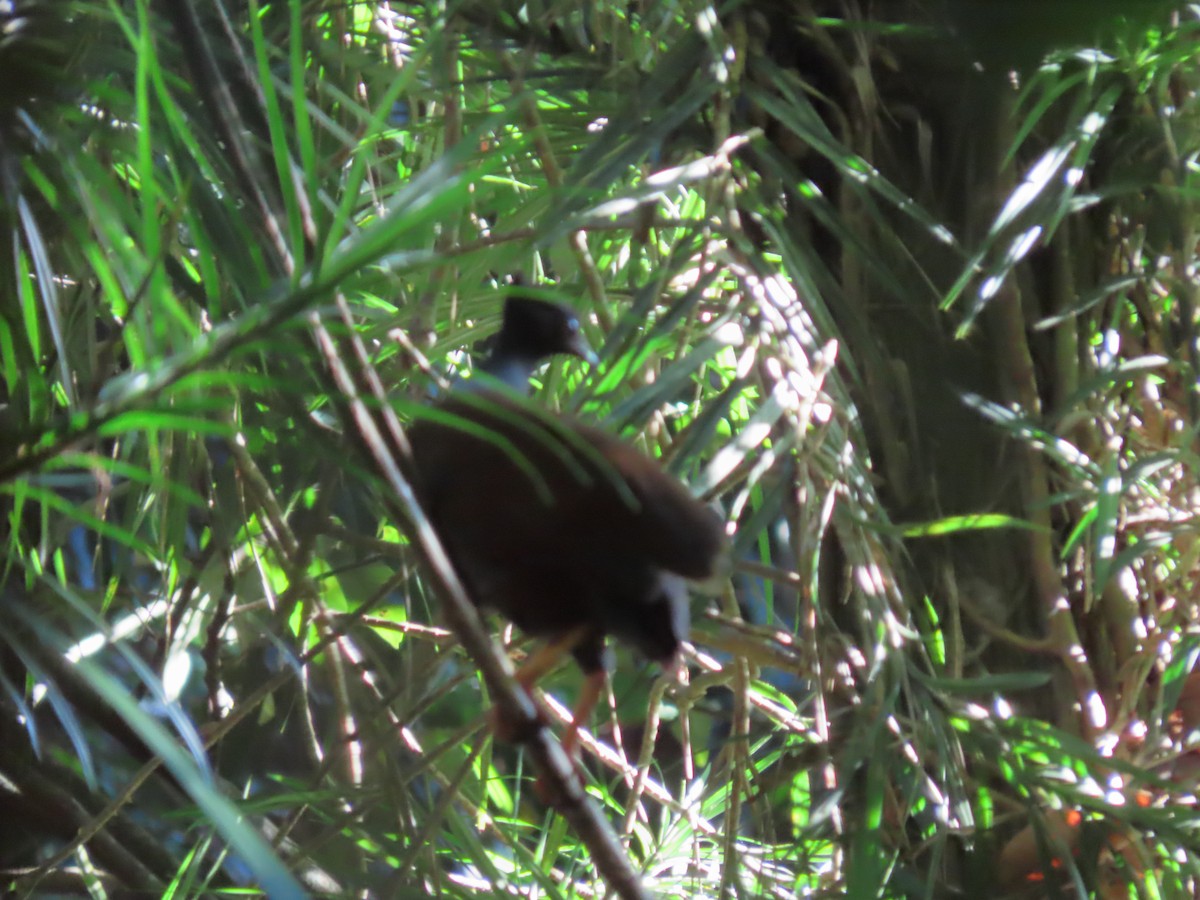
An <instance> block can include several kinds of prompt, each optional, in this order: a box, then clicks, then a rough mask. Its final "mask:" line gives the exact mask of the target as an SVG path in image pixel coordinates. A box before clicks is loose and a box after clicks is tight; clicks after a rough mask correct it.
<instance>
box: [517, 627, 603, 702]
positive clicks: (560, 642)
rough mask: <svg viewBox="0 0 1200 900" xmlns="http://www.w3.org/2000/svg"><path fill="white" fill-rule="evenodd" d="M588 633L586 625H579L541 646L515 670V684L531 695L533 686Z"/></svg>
mask: <svg viewBox="0 0 1200 900" xmlns="http://www.w3.org/2000/svg"><path fill="white" fill-rule="evenodd" d="M589 631H590V629H589V628H588V626H587V625H580V626H579V627H578V628H573V629H571V630H570V631H568V632H566V633H565V634H563V635H560V636H559V637H557V638H555V639H554V640H552V641H551V642H550V643H548V644H543V645H542V646H541V647H539V648H538V649H537V650H535V651H534V652H533V653H532V654H530V656H529V659H527V660H525V662H524V663H522V665H521V668H519V669H517V674H516V676H515V677H516V679H517V683H518V684H520V685H521V687H523V688H525V690H526V691H528V692H529V693H530V694H532V693H533V686H534V685H535V684H537V682H538V681H540V680H541V678H542V676H544V675H545V674H546V673H547V672H549V671H550V670H551V669H553V668H554V667H555V666H557V665H558V662H559V660H561V659H562V658H563V657H564V656H566V655H567V654H568V653H570V652H571V651H572V650H574V649H575V647H576V646H577V645H578V644H579V643H580V641H582V640H583V639H584V638H586V637H587V636H588V633H589Z"/></svg>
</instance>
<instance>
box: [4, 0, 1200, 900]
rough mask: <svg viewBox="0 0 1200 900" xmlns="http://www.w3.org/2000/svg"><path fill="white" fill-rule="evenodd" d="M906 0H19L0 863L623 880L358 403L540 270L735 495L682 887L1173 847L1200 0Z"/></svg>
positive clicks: (613, 805)
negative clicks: (558, 786) (817, 0)
mask: <svg viewBox="0 0 1200 900" xmlns="http://www.w3.org/2000/svg"><path fill="white" fill-rule="evenodd" d="M985 5H986V6H987V17H988V18H987V19H986V21H987V22H994V21H996V19H995V17H1000V19H1002V20H1003V26H1004V27H1003V29H999V26H997V28H998V32H997V33H1003V34H1004V35H1006V36H1011V35H1013V34H1019V33H1021V28H1020V27H1019V26H1020V25H1021V24H1022V23H1024V24H1025V25H1028V24H1029V23H1028V21H1026V20H1025V19H1024V18H1023V17H1024V16H1025V15H1032V14H1031V13H1029V12H1028V11H1027V10H1025V11H1023V10H1024V5H1023V4H1018V5H1017V6H1015V7H1013V6H1010V8H1009V9H1008V10H1007V11H1006V10H1005V9H1004V8H1003V6H1004V5H1003V4H998V3H995V2H989V3H987V4H985ZM893 6H894V8H893V9H891V10H890V11H889V17H888V18H886V19H884V18H882V17H880V16H877V15H875V14H868V13H865V12H863V11H862V10H859V8H858V7H859V5H858V4H837V3H829V4H819V5H814V6H811V7H810V5H808V4H804V3H796V4H767V3H753V2H744V3H742V4H735V5H733V6H731V7H729V8H726V7H724V6H721V7H715V6H711V5H708V4H704V3H684V4H674V5H669V4H625V5H620V4H610V5H596V4H583V5H580V4H574V3H566V2H557V3H542V4H526V5H523V6H519V7H518V6H516V5H512V4H508V5H504V4H482V3H474V2H470V0H466V2H463V3H461V4H457V5H452V6H450V7H446V6H444V5H435V4H430V5H422V4H412V5H407V4H397V3H375V4H363V3H338V2H334V0H327V2H322V3H299V2H294V0H293V2H291V3H276V4H267V3H259V2H255V0H251V2H249V3H247V4H246V5H245V6H244V7H242V6H240V5H238V4H232V3H225V4H198V3H194V2H185V0H175V2H172V3H162V4H151V3H150V2H149V0H127V2H108V3H99V2H92V0H73V2H69V3H64V2H62V0H59V2H56V3H50V2H47V0H23V2H16V3H12V2H10V3H5V2H0V26H2V27H0V67H2V68H3V70H4V71H5V72H10V73H20V74H21V77H20V78H16V77H13V78H7V79H5V80H4V83H3V85H2V86H0V189H2V193H0V227H3V228H4V230H5V232H6V235H5V236H6V239H7V240H6V245H7V246H9V247H11V248H12V252H11V253H8V254H5V256H4V257H3V260H2V261H0V511H2V512H3V516H4V519H3V521H4V525H3V528H2V529H0V537H2V538H3V542H4V561H3V569H2V572H3V574H2V575H0V606H2V607H3V614H4V628H3V630H2V631H0V729H2V730H0V867H4V868H5V873H6V874H5V875H4V883H5V885H6V887H10V888H11V889H12V890H13V891H14V892H15V894H16V895H17V896H30V895H36V894H38V893H44V892H49V891H67V890H72V889H85V890H88V891H89V892H91V893H93V894H96V895H98V896H103V895H106V894H110V893H120V892H121V891H122V890H140V891H145V892H151V893H153V892H159V893H166V892H168V891H170V892H171V893H172V894H174V895H180V896H199V895H202V894H209V893H213V892H217V891H233V890H237V889H239V888H249V889H256V890H261V891H263V892H265V893H267V894H269V895H270V896H280V897H287V896H300V895H302V894H303V893H305V892H312V893H327V894H335V895H342V894H347V895H349V894H351V893H355V892H357V893H364V892H365V893H368V894H371V895H378V896H400V897H403V896H409V895H412V896H417V895H422V896H424V895H426V894H428V893H437V894H439V895H441V894H444V895H448V896H477V895H481V894H482V895H491V894H493V893H513V894H517V893H520V894H523V895H528V894H530V893H531V892H533V891H537V892H540V893H543V894H546V895H549V896H564V897H565V896H576V895H588V894H592V893H595V892H596V891H601V892H602V891H603V890H604V888H603V886H602V885H600V884H598V883H597V881H598V879H599V875H598V874H597V868H596V865H597V864H599V863H598V861H597V860H596V858H595V849H596V845H595V843H594V841H593V840H592V839H590V838H588V837H587V836H586V835H582V834H580V832H579V830H578V829H577V828H575V827H574V825H572V827H568V825H567V820H565V819H564V818H563V817H561V816H559V815H558V814H557V813H556V812H555V811H554V810H552V809H548V808H547V807H546V806H545V805H544V804H543V803H542V802H541V801H540V799H539V798H538V796H537V795H536V792H535V791H534V790H533V788H532V778H531V773H530V772H529V768H530V766H529V759H530V757H531V754H530V752H527V751H523V750H522V749H521V748H519V747H514V746H509V745H505V744H503V743H500V742H497V741H493V740H492V739H491V737H490V735H489V733H488V730H487V727H486V721H487V719H486V710H487V708H488V706H489V702H490V695H489V693H490V687H489V686H490V684H491V682H488V681H485V680H484V679H482V678H481V677H480V676H479V675H478V674H477V672H478V670H477V668H476V662H477V661H478V660H476V659H472V658H470V657H468V656H467V655H466V654H465V653H464V652H463V650H462V647H461V646H460V645H459V644H458V641H457V638H458V637H460V635H458V634H457V633H456V632H453V631H450V630H448V629H446V628H445V627H443V618H442V615H443V614H442V612H441V611H440V607H439V603H438V602H437V596H438V591H439V590H440V588H439V587H438V579H437V578H436V577H432V576H431V572H430V567H429V566H428V565H426V564H425V562H424V561H423V558H422V554H421V553H420V552H418V551H419V550H420V549H421V547H422V546H423V545H422V543H421V540H420V539H419V537H418V536H417V535H418V534H419V526H420V524H421V520H420V516H419V511H412V510H408V511H407V512H406V510H405V507H404V504H403V503H401V502H399V498H398V497H397V492H396V490H395V488H396V485H395V483H394V482H393V481H391V480H389V478H388V477H387V472H386V471H383V470H382V469H383V468H385V467H383V466H381V465H380V464H379V463H380V459H379V457H378V456H377V455H373V453H372V452H371V450H372V447H371V444H370V441H369V440H367V438H366V437H365V431H364V430H363V428H362V427H361V425H362V422H363V421H364V419H363V417H364V416H365V417H371V416H374V417H375V419H373V421H384V422H386V416H385V414H384V412H383V411H382V410H381V409H380V406H379V404H375V403H374V402H373V401H374V399H375V397H374V395H373V394H372V390H371V386H372V381H371V378H372V376H373V375H375V376H377V377H378V380H379V383H380V384H382V385H383V386H384V387H385V388H386V396H387V400H388V404H387V408H388V409H390V410H394V411H395V412H396V413H397V414H398V416H399V417H400V419H401V420H402V421H408V420H410V419H411V417H412V416H414V415H418V414H420V411H421V409H422V408H423V403H424V398H426V397H427V396H428V395H429V393H430V391H431V390H436V387H435V385H436V383H437V382H438V381H439V380H440V379H441V378H443V377H455V376H457V375H459V374H462V373H463V372H464V371H466V370H467V369H469V360H468V356H469V354H468V353H465V352H464V351H470V350H472V349H473V348H474V347H475V346H476V342H477V341H478V340H479V339H481V338H482V337H484V336H485V335H486V334H487V333H488V332H489V331H490V330H491V329H492V328H494V326H495V324H496V321H497V311H498V308H499V303H498V298H499V297H501V296H502V295H504V294H505V293H506V292H511V291H514V290H522V291H527V290H534V291H537V292H539V293H541V294H544V295H546V296H554V297H557V298H560V299H564V300H567V301H569V302H571V303H572V304H573V305H575V306H576V307H577V308H579V309H580V310H581V311H585V312H586V314H587V315H586V317H587V320H588V321H587V326H586V327H587V330H588V332H589V337H590V338H591V340H592V343H593V345H594V346H596V347H597V348H598V349H599V350H600V355H601V358H602V363H601V365H600V366H599V367H598V368H597V369H594V370H591V371H585V370H583V368H582V367H581V366H579V365H570V364H568V365H566V366H557V365H556V366H553V367H551V368H550V370H549V371H547V373H546V374H545V378H544V385H543V390H542V391H541V393H540V394H539V400H540V401H544V402H546V403H548V404H551V405H553V406H558V407H562V408H568V409H571V410H573V411H575V412H577V413H579V414H580V415H582V416H583V417H585V418H588V419H591V420H595V421H600V422H602V423H604V425H605V427H608V428H609V429H611V430H612V431H614V432H618V433H621V434H623V435H625V436H626V437H628V438H629V439H630V440H632V441H634V442H635V443H637V444H638V446H639V447H641V448H642V449H643V450H644V451H645V452H647V453H651V454H654V455H656V456H660V457H662V459H663V460H664V464H665V465H667V466H668V468H669V469H670V470H671V471H673V472H675V473H677V474H679V475H681V476H682V477H684V478H685V479H686V480H688V481H689V482H690V483H691V484H692V485H693V486H694V487H695V489H696V490H697V491H698V492H702V493H703V494H704V495H705V496H706V497H708V498H711V499H713V500H714V501H715V502H717V503H719V505H720V507H721V508H722V510H723V511H724V513H725V515H726V517H727V519H728V521H729V522H730V523H731V525H732V531H733V533H734V534H735V543H736V550H737V556H738V560H739V562H738V565H737V574H736V575H735V577H734V578H733V580H732V582H731V583H729V584H727V585H725V586H723V589H722V592H721V593H720V594H719V596H718V597H717V598H715V599H710V600H707V601H703V602H706V603H707V604H708V607H707V608H706V609H705V612H704V615H703V616H698V618H700V621H699V623H698V624H697V625H696V627H695V629H694V632H695V633H694V644H695V650H694V652H693V653H691V654H690V655H689V674H688V676H687V677H686V678H685V679H684V680H683V681H682V683H679V684H674V683H672V682H670V680H669V679H665V678H659V677H656V673H655V672H654V671H652V670H651V669H649V668H648V667H646V666H645V665H643V664H641V663H639V661H637V660H635V659H632V658H631V657H629V656H628V655H625V656H623V657H621V658H620V663H619V665H618V668H617V671H616V674H615V676H614V678H613V680H612V690H611V692H610V696H609V698H608V701H609V703H608V709H607V710H606V711H604V712H603V713H602V715H600V716H598V719H599V721H598V722H597V723H594V724H595V728H594V729H593V733H594V735H595V738H594V739H592V738H591V737H588V739H586V740H585V746H586V748H587V750H588V752H587V754H586V760H585V768H586V773H585V780H586V783H587V785H588V793H589V796H590V798H591V802H593V803H594V804H596V805H597V807H598V808H599V809H600V810H601V813H602V816H603V818H605V819H607V821H608V822H609V823H610V824H611V826H612V828H614V829H615V831H616V832H617V834H618V835H619V836H620V837H621V839H622V843H623V845H624V848H625V850H626V855H627V856H628V858H629V859H630V860H631V863H632V865H633V867H634V869H635V870H636V872H637V873H638V875H639V876H640V877H641V879H642V881H643V882H644V884H645V886H646V888H647V889H648V890H650V891H652V892H653V893H654V894H655V895H661V896H679V897H696V896H709V895H713V896H715V895H718V894H720V895H727V894H737V895H739V896H794V895H810V894H818V893H821V894H824V893H829V894H842V895H846V896H850V897H875V896H880V897H884V896H886V897H891V896H922V897H924V896H938V897H940V896H947V895H950V894H952V893H961V894H963V895H966V896H1001V895H1005V894H1007V893H1013V894H1019V893H1021V892H1026V893H1030V894H1037V893H1040V892H1042V891H1047V892H1051V893H1057V895H1059V896H1065V895H1067V894H1069V893H1071V892H1075V893H1078V894H1082V893H1084V892H1093V893H1096V894H1098V895H1100V896H1104V897H1114V896H1129V895H1130V893H1131V892H1132V891H1134V890H1136V891H1137V892H1138V894H1139V896H1141V895H1147V896H1149V895H1158V896H1192V895H1193V894H1194V892H1195V884H1196V880H1197V878H1198V877H1200V872H1198V871H1197V869H1198V864H1200V859H1198V857H1197V854H1196V851H1195V849H1194V848H1195V847H1196V846H1197V835H1196V830H1197V820H1196V811H1195V798H1194V796H1193V795H1192V794H1191V793H1189V778H1192V777H1194V776H1192V775H1190V774H1189V773H1194V771H1195V769H1194V758H1195V754H1196V752H1197V751H1196V741H1195V737H1194V732H1195V731H1196V729H1197V728H1198V727H1200V712H1198V711H1197V709H1198V705H1200V704H1198V701H1197V697H1198V696H1200V676H1197V675H1196V674H1195V673H1194V672H1193V668H1194V664H1195V660H1196V657H1197V648H1198V647H1200V640H1198V638H1197V634H1198V632H1197V623H1196V611H1195V609H1194V604H1192V603H1191V602H1190V597H1191V595H1192V594H1193V593H1194V591H1193V580H1192V576H1193V574H1194V571H1195V566H1196V553H1195V547H1196V541H1195V540H1194V536H1193V531H1194V528H1193V525H1192V519H1193V516H1194V512H1193V507H1194V505H1195V503H1194V496H1195V491H1196V489H1197V488H1196V481H1195V475H1194V472H1195V449H1194V444H1195V429H1196V426H1195V423H1196V422H1197V421H1198V420H1200V415H1198V413H1200V409H1198V408H1197V405H1198V403H1200V400H1197V395H1196V392H1195V390H1194V385H1195V383H1196V378H1197V371H1198V370H1200V358H1198V357H1197V353H1198V351H1197V342H1196V334H1195V327H1196V321H1195V320H1196V314H1195V309H1196V298H1195V291H1196V287H1195V284H1194V269H1195V259H1194V252H1195V247H1196V244H1197V241H1196V236H1195V233H1194V232H1195V229H1196V225H1195V222H1196V217H1195V211H1194V209H1193V207H1194V201H1193V199H1192V198H1193V195H1194V193H1195V192H1194V191H1193V190H1192V187H1193V182H1194V180H1195V173H1194V165H1193V157H1194V155H1195V148H1196V146H1197V135H1196V132H1195V128H1194V121H1195V117H1194V116H1193V115H1192V113H1194V112H1195V111H1196V99H1195V87H1196V84H1195V82H1196V76H1195V72H1194V66H1192V65H1191V58H1192V55H1193V51H1194V43H1195V35H1196V30H1197V23H1196V21H1195V19H1194V17H1193V16H1194V11H1192V10H1182V11H1180V12H1178V13H1175V14H1174V18H1172V17H1171V15H1169V14H1168V13H1167V12H1165V11H1164V10H1163V7H1162V5H1161V4H1147V5H1146V6H1145V8H1141V7H1139V9H1138V10H1137V11H1136V12H1137V15H1136V16H1135V15H1133V14H1131V15H1130V16H1129V17H1121V16H1118V15H1116V14H1112V12H1111V10H1110V9H1109V5H1108V4H1098V5H1097V7H1096V9H1095V14H1096V18H1095V21H1094V22H1093V23H1091V24H1094V25H1095V26H1096V27H1095V28H1094V29H1089V28H1078V29H1077V28H1075V27H1071V28H1069V29H1064V30H1063V31H1062V32H1059V31H1057V30H1056V31H1055V36H1056V38H1055V39H1056V41H1061V42H1066V43H1056V44H1055V45H1054V46H1053V47H1050V48H1047V47H1046V46H1044V45H1042V44H1040V43H1031V44H1030V46H1029V47H1026V48H1025V50H1024V51H1023V52H1017V51H1013V52H1011V53H1010V52H1008V49H1007V45H1005V46H1003V47H1002V46H1001V45H1000V43H999V42H997V43H996V45H995V46H994V47H993V48H992V49H993V50H995V51H997V52H995V53H989V52H985V51H983V50H981V49H979V34H980V22H979V21H978V20H976V21H973V22H972V21H967V19H965V18H964V15H966V14H964V13H963V12H962V10H963V9H967V8H968V5H965V4H964V5H963V6H962V7H961V9H959V10H958V11H957V12H955V13H953V15H952V16H951V18H949V19H941V18H936V17H935V18H928V17H927V16H930V15H931V14H930V13H929V12H928V11H927V10H926V9H925V5H924V4H912V5H911V7H910V6H908V5H905V4H895V5H893ZM975 6H976V7H978V6H979V4H975ZM818 7H819V8H818ZM1006 16H1007V17H1008V18H1005V17H1006ZM1014 20H1015V24H1016V26H1018V27H1014ZM1059 24H1066V23H1063V22H1060V23H1059ZM1069 24H1071V25H1072V26H1075V25H1077V24H1079V23H1077V22H1075V21H1072V22H1071V23H1069ZM955 29H957V30H955ZM1027 30H1028V29H1027ZM958 33H962V34H963V35H965V36H966V37H967V38H969V40H967V41H966V42H964V43H960V42H958V41H954V40H950V39H949V36H951V35H955V34H958ZM1033 40H1034V39H1033V38H1031V41H1033ZM1037 40H1038V41H1040V40H1041V38H1038V39H1037ZM1001 50H1003V51H1004V52H1000V51H1001ZM981 60H982V64H978V63H979V62H980V61H981ZM514 275H515V276H521V277H523V279H524V282H525V285H526V286H523V287H513V286H512V284H511V282H510V278H511V277H512V276H514ZM356 416H357V418H356ZM531 552H536V548H531ZM564 602H569V598H564ZM701 602H702V601H700V600H697V612H698V613H699V610H700V604H701ZM496 624H497V629H499V623H496ZM503 637H504V640H505V644H506V648H507V651H508V652H509V653H511V654H514V655H517V654H520V653H523V652H525V651H526V650H527V647H526V645H525V642H524V641H523V640H522V639H521V637H520V636H519V635H513V634H511V633H510V632H509V631H504V632H503ZM577 682H578V675H577V673H575V672H574V671H569V670H566V671H563V672H561V673H559V674H558V675H556V676H555V677H554V678H552V679H550V680H549V681H548V682H547V691H548V696H547V703H548V705H549V707H550V709H551V710H552V711H554V712H555V713H556V714H559V715H560V716H562V717H565V716H566V715H567V713H566V711H565V710H564V709H562V707H561V706H560V705H559V703H558V701H557V699H556V698H559V697H564V696H568V695H571V694H572V692H573V691H574V690H575V688H576V687H577ZM573 822H574V820H572V823H573ZM601 869H602V870H603V874H604V875H606V876H607V875H609V874H610V873H609V871H608V870H605V869H604V867H603V865H601ZM623 890H624V891H625V892H626V893H630V892H631V891H632V892H636V888H629V887H628V886H626V887H625V888H623Z"/></svg>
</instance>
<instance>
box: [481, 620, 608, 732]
mask: <svg viewBox="0 0 1200 900" xmlns="http://www.w3.org/2000/svg"><path fill="white" fill-rule="evenodd" d="M589 633H590V629H589V628H588V627H587V626H586V625H581V626H580V627H578V628H575V629H573V630H571V631H568V632H567V633H566V634H563V635H560V636H559V637H557V638H555V639H554V640H553V641H551V642H550V643H548V644H543V645H542V646H540V647H538V648H537V649H536V650H535V651H534V652H533V653H532V654H530V656H529V658H528V659H527V660H525V662H524V664H523V665H522V666H521V668H519V669H518V670H517V672H516V675H515V676H514V677H515V678H516V680H517V683H518V684H520V685H521V687H522V688H524V689H525V693H527V694H529V696H530V697H531V698H532V699H533V700H534V706H537V707H538V710H539V717H540V716H541V707H540V705H539V704H538V703H537V698H536V697H534V695H533V688H534V686H535V685H536V684H537V682H538V681H539V680H540V679H541V678H542V677H543V676H545V675H546V674H547V673H548V672H549V671H550V670H551V669H553V668H554V667H555V666H557V665H558V664H559V662H560V661H561V660H562V658H563V657H564V656H566V655H567V654H568V653H570V652H571V651H572V650H573V649H575V647H576V646H577V645H578V644H579V642H580V641H582V640H584V639H585V638H586V637H587V636H588V634H589ZM593 703H594V701H593ZM490 719H491V726H492V732H493V733H494V734H495V735H496V737H498V738H499V739H500V740H502V741H506V742H509V743H512V742H515V741H519V740H521V739H522V734H521V728H520V727H519V725H518V724H516V723H513V722H508V721H505V719H504V717H503V715H502V714H501V713H500V711H499V710H498V709H496V708H493V709H492V711H491V714H490Z"/></svg>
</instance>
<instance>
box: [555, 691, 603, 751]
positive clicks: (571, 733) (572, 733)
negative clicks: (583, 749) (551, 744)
mask: <svg viewBox="0 0 1200 900" xmlns="http://www.w3.org/2000/svg"><path fill="white" fill-rule="evenodd" d="M607 677H608V673H607V672H605V671H604V669H597V670H596V671H594V672H588V673H587V677H586V678H585V679H584V682H583V688H582V689H581V690H580V691H579V699H578V700H577V701H576V702H575V711H574V713H573V714H572V716H571V724H570V725H569V726H567V733H566V734H564V735H563V742H562V747H563V750H564V751H566V754H567V756H568V757H570V759H571V761H572V762H574V763H576V764H578V762H579V760H578V756H579V729H580V728H581V727H583V726H584V725H586V724H587V723H588V720H589V719H590V718H591V717H592V710H594V709H595V708H596V704H597V703H598V702H599V700H600V695H601V694H602V693H603V692H604V681H605V679H606V678H607Z"/></svg>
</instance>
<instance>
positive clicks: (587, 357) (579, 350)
mask: <svg viewBox="0 0 1200 900" xmlns="http://www.w3.org/2000/svg"><path fill="white" fill-rule="evenodd" d="M567 349H568V351H570V352H571V353H573V354H575V355H576V356H578V357H579V358H580V359H582V360H584V361H585V362H586V363H587V364H588V365H589V366H594V365H597V364H598V363H599V362H600V357H599V356H597V355H596V351H595V350H593V349H592V348H591V347H590V346H589V345H588V342H587V339H586V338H584V336H583V335H582V334H579V333H578V332H577V333H576V334H575V335H574V336H573V337H572V338H571V343H570V344H569V345H568V346H567Z"/></svg>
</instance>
